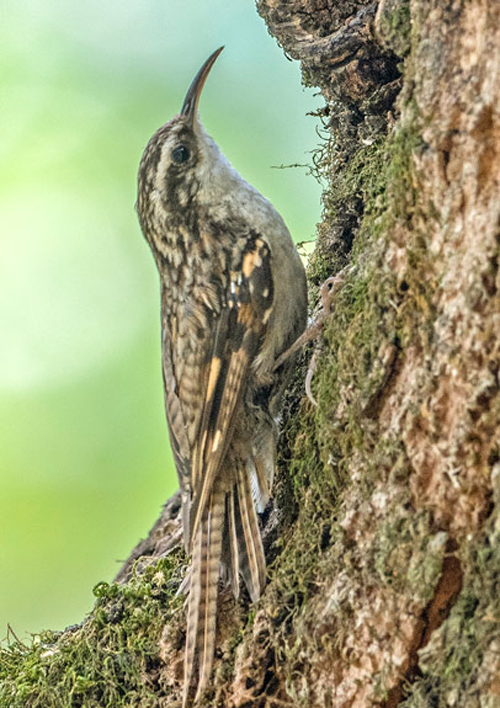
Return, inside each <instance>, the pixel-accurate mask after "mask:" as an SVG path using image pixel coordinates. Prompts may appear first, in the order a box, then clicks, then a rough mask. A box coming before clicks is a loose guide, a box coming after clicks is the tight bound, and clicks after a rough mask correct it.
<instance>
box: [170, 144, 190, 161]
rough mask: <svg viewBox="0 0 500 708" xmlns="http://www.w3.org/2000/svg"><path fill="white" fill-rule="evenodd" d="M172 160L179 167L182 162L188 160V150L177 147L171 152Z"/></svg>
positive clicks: (180, 146)
mask: <svg viewBox="0 0 500 708" xmlns="http://www.w3.org/2000/svg"><path fill="white" fill-rule="evenodd" d="M172 159H173V160H174V162H177V163H179V165H180V164H181V163H182V162H187V161H188V160H189V150H188V149H187V147H186V146H185V145H179V146H178V147H176V148H174V149H173V150H172Z"/></svg>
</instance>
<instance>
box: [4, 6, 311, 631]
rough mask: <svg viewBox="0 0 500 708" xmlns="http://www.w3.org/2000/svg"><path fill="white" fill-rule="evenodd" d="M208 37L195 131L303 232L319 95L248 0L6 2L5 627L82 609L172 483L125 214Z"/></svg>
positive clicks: (44, 624) (149, 285) (303, 235)
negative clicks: (154, 140)
mask: <svg viewBox="0 0 500 708" xmlns="http://www.w3.org/2000/svg"><path fill="white" fill-rule="evenodd" d="M220 44H225V45H226V49H225V51H224V53H223V54H222V55H221V57H220V58H219V60H218V62H217V64H216V66H215V68H214V70H213V71H212V73H211V75H210V78H209V80H208V82H207V85H206V87H205V90H204V94H203V96H202V101H201V105H200V113H201V116H202V119H203V122H204V124H205V126H206V128H207V130H208V131H209V133H210V134H211V135H212V136H213V137H214V138H215V140H216V141H217V142H218V143H219V144H220V145H221V146H222V148H223V150H224V152H225V154H226V155H227V157H228V158H229V159H230V160H231V162H232V163H233V164H234V166H235V167H236V168H237V169H238V170H239V171H240V172H241V173H242V174H243V175H244V176H245V178H247V179H248V180H249V181H250V182H252V183H253V184H254V185H255V186H256V187H257V188H258V189H260V190H261V191H262V192H263V193H264V194H265V195H266V196H268V197H269V198H270V199H271V201H272V202H273V203H274V204H275V205H276V207H277V208H278V209H279V211H280V212H281V213H282V214H283V216H284V217H285V220H286V221H287V223H288V225H289V227H290V229H291V231H292V233H293V235H294V237H295V239H296V240H297V241H303V240H307V239H311V238H313V235H314V224H315V222H316V220H317V217H318V214H319V188H318V185H317V184H316V183H315V181H314V180H313V178H312V177H310V176H308V175H307V173H306V170H299V169H288V170H276V169H272V166H276V165H281V164H283V163H285V164H288V163H296V162H299V163H303V162H307V161H310V156H309V155H308V154H307V153H308V151H311V150H312V149H314V147H315V144H316V135H315V125H316V122H315V119H314V118H308V117H306V116H305V113H306V112H307V111H310V110H313V109H314V108H315V107H317V104H318V99H316V98H315V97H314V96H313V94H312V92H305V91H304V90H303V89H302V88H301V87H300V76H299V69H298V67H297V65H296V64H292V63H290V62H288V61H286V59H285V57H284V56H283V54H282V52H281V51H280V50H279V48H278V47H277V45H276V43H275V42H274V40H273V39H272V38H270V37H269V36H268V34H267V31H266V28H265V25H264V22H263V21H262V20H261V19H260V18H259V16H258V15H257V12H256V10H255V7H254V5H253V2H252V0H210V1H207V2H200V0H162V1H159V0H141V1H140V2H139V0H128V2H126V3H123V2H118V0H109V1H108V2H106V3H102V2H100V1H98V0H86V2H84V3H83V2H76V1H73V0H71V1H68V0H21V2H19V0H17V1H14V0H3V2H2V23H1V27H0V83H1V87H0V95H1V96H2V110H1V111H0V155H1V171H0V179H1V189H0V200H1V206H0V232H1V238H0V291H1V292H0V322H1V333H2V334H1V340H0V394H1V398H0V638H1V637H3V636H5V634H6V631H7V623H10V624H11V625H12V626H13V628H14V630H15V631H16V633H17V634H18V635H19V636H20V637H25V636H26V632H36V631H39V630H41V629H43V628H51V629H58V628H63V627H64V626H65V625H67V624H70V623H74V622H78V621H80V620H81V619H82V617H83V615H84V613H85V612H87V611H88V610H89V609H90V608H91V606H92V592H91V589H92V586H93V585H94V584H95V583H97V582H98V581H100V580H108V581H109V580H111V579H112V578H113V576H114V574H115V573H116V572H117V570H118V569H119V561H120V560H121V559H125V558H126V557H127V555H128V553H129V552H130V550H131V549H132V547H133V546H134V545H135V544H136V542H137V541H138V540H139V538H141V537H143V536H145V535H146V534H147V531H148V529H149V528H150V526H151V525H152V524H153V522H154V521H155V520H156V518H157V516H158V513H159V510H160V506H161V504H162V502H163V501H164V500H165V499H166V498H168V496H169V495H170V494H171V493H172V492H173V491H174V490H175V488H176V478H175V472H174V470H173V467H172V461H171V456H170V451H169V446H168V438H167V431H166V423H165V420H164V412H163V396H162V383H161V374H160V349H159V312H158V307H159V306H158V285H157V274H156V271H155V268H154V264H153V260H152V257H151V255H150V253H149V251H148V249H147V247H146V245H145V243H144V242H143V239H142V237H141V235H140V232H139V227H138V224H137V219H136V215H135V212H134V201H135V188H136V172H137V166H138V163H139V159H140V156H141V152H142V150H143V148H144V146H145V144H146V142H147V140H148V139H149V137H150V135H151V134H152V133H153V132H154V131H155V130H156V128H157V127H159V126H160V125H161V124H162V123H164V122H165V121H166V120H168V119H169V118H170V117H171V116H172V115H173V114H174V113H176V112H177V111H178V110H179V108H180V106H181V103H182V99H183V96H184V92H185V90H186V89H187V87H188V85H189V83H190V81H191V79H192V77H193V76H194V74H195V72H196V71H197V69H198V68H199V66H200V65H201V63H202V62H203V61H204V60H205V58H206V57H207V56H208V54H209V53H210V52H212V51H213V50H214V49H215V48H216V47H218V46H219V45H220Z"/></svg>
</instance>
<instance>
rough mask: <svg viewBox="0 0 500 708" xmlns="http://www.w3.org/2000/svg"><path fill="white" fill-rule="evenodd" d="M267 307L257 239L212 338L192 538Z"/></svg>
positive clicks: (195, 461)
mask: <svg viewBox="0 0 500 708" xmlns="http://www.w3.org/2000/svg"><path fill="white" fill-rule="evenodd" d="M272 303H273V283H272V275H271V254H270V251H269V248H268V246H267V244H266V243H265V242H264V241H263V239H261V238H256V239H255V240H254V241H253V242H252V243H251V247H249V248H248V250H247V251H246V252H245V254H244V255H243V258H242V262H241V269H240V270H239V271H238V272H237V273H234V274H233V278H232V280H231V286H230V293H229V294H228V305H227V307H226V308H224V310H223V312H222V313H221V315H220V317H219V322H218V325H217V329H216V335H215V338H214V346H213V354H212V357H211V361H210V364H209V374H208V377H207V386H206V390H205V398H204V403H203V413H202V416H201V425H200V432H199V435H198V440H197V444H196V446H195V450H194V451H193V456H192V468H191V482H192V488H193V503H192V508H191V524H190V526H191V533H192V535H193V536H194V535H195V534H196V531H197V529H198V526H199V523H200V519H201V517H202V515H203V513H204V512H205V510H206V507H207V504H208V499H209V497H210V492H211V490H212V487H213V484H214V480H215V478H216V476H217V473H218V471H219V469H220V465H221V462H222V461H223V459H224V456H225V453H226V452H227V448H228V445H229V443H230V441H231V437H232V432H233V429H234V424H235V421H236V416H235V411H236V409H237V407H238V404H239V403H240V401H241V399H242V396H243V393H244V390H245V383H246V380H247V376H248V372H249V368H250V365H251V363H252V361H253V359H254V358H255V355H256V353H257V351H258V347H259V343H260V341H261V339H262V336H263V334H264V332H265V330H266V326H267V321H268V318H269V314H270V312H271V308H272Z"/></svg>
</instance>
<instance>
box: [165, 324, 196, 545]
mask: <svg viewBox="0 0 500 708" xmlns="http://www.w3.org/2000/svg"><path fill="white" fill-rule="evenodd" d="M162 337H163V341H162V349H163V356H162V363H163V390H164V393H165V410H166V414H167V422H168V431H169V435H170V446H171V448H172V454H173V456H174V462H175V467H176V470H177V477H178V480H179V488H180V492H181V503H182V530H183V533H184V546H185V548H186V551H188V552H189V542H190V536H189V515H190V508H191V462H190V460H191V453H190V449H189V441H188V439H187V434H186V425H185V420H184V415H183V412H182V405H181V402H180V400H179V397H178V396H177V382H176V379H175V376H174V372H173V368H172V359H171V354H170V343H169V342H168V341H166V339H167V337H168V332H167V331H166V330H164V331H163V333H162Z"/></svg>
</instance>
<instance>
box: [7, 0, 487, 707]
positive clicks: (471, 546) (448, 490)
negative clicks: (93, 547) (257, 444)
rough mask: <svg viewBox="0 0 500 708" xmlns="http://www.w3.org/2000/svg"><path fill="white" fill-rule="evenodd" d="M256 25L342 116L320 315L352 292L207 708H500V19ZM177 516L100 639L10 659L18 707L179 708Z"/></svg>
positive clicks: (475, 8) (22, 650) (234, 611)
mask: <svg viewBox="0 0 500 708" xmlns="http://www.w3.org/2000/svg"><path fill="white" fill-rule="evenodd" d="M258 9H259V12H260V13H261V14H262V15H263V17H264V18H265V19H266V22H267V24H268V27H269V29H270V32H271V33H272V34H273V35H274V36H275V37H276V38H277V40H278V41H279V43H280V44H281V45H282V47H283V48H284V50H285V52H286V53H287V54H289V55H290V56H291V57H293V58H294V59H297V60H299V61H301V63H302V68H303V76H304V80H305V81H306V82H307V83H309V84H312V85H316V86H319V87H320V88H321V90H322V91H323V94H324V96H325V99H326V101H327V108H326V109H325V111H324V114H323V116H322V120H323V123H324V127H325V141H324V144H322V145H321V146H320V148H319V149H318V152H317V154H316V156H315V164H316V167H317V169H318V171H319V172H320V173H321V175H322V177H323V178H324V180H325V182H326V184H327V187H326V191H325V194H324V214H323V218H322V222H321V224H320V225H319V227H318V246H317V249H316V252H315V254H314V256H313V258H312V260H311V263H310V267H309V271H310V273H309V275H310V283H311V291H312V296H313V302H314V301H315V300H316V299H317V290H318V286H319V285H320V284H321V282H322V281H323V280H324V279H325V278H326V277H328V276H331V275H333V274H335V273H336V272H338V271H339V270H340V269H341V268H342V267H344V266H346V265H350V266H351V268H350V269H349V270H347V271H346V274H345V278H344V281H343V283H342V285H341V287H340V289H339V290H338V291H337V292H336V293H335V296H334V302H333V314H332V315H331V316H330V317H329V318H328V319H327V321H326V324H325V328H324V332H323V337H322V342H321V345H320V346H321V349H320V350H319V351H318V352H317V357H316V358H317V361H318V368H317V371H316V374H315V378H314V381H313V391H314V394H315V397H316V399H317V401H318V406H317V407H313V406H312V405H311V404H310V402H309V401H307V399H305V398H304V396H303V394H302V391H303V381H302V379H301V377H300V375H298V377H297V381H296V382H295V386H294V389H293V390H292V391H291V392H290V394H289V397H288V400H287V405H286V409H285V414H284V421H285V428H284V433H283V437H282V442H281V450H280V474H279V475H278V483H277V488H276V495H275V505H274V507H272V508H271V509H269V510H268V512H267V514H266V515H265V517H264V522H265V545H266V550H267V556H268V560H269V563H270V570H269V582H268V586H267V589H266V592H265V594H264V597H263V598H262V600H261V601H260V602H259V603H258V605H257V606H255V607H251V606H249V604H248V600H245V598H243V599H242V600H241V602H240V603H238V604H236V603H235V602H234V601H233V600H232V599H231V597H230V596H229V595H227V596H224V597H222V598H221V603H220V613H219V614H220V622H219V640H218V646H219V650H218V654H217V657H216V666H215V680H214V684H213V687H212V689H211V690H210V691H209V692H208V693H207V695H206V696H205V697H204V699H203V703H202V704H203V705H207V706H228V707H232V708H243V707H248V708H250V707H255V708H257V707H262V708H264V707H265V706H269V707H272V706H311V707H316V706H317V707H318V708H319V707H323V706H326V707H332V708H348V707H349V708H372V707H374V706H385V707H386V708H391V707H393V706H396V705H400V706H405V707H406V708H410V707H411V708H424V707H428V706H439V707H440V706H443V707H444V706H463V707H464V708H465V707H467V708H474V707H476V706H477V707H478V708H493V707H494V706H499V705H500V513H499V509H500V388H499V366H500V297H499V288H500V274H499V267H498V266H499V261H498V259H499V253H500V191H499V187H500V116H499V106H500V3H498V2H495V0H491V1H490V2H487V0H484V1H480V0H470V1H469V2H466V1H464V2H442V1H440V0H433V1H430V0H429V1H425V0H411V2H409V1H405V0H381V2H378V3H377V2H372V3H366V2H355V1H354V0H344V1H343V2H339V1H336V2H334V1H333V0H321V2H319V1H318V0H260V1H259V3H258ZM308 354H309V355H310V352H309V353H308ZM304 360H305V359H304ZM176 514H177V509H176V504H175V501H174V502H172V503H171V504H170V505H169V506H167V508H166V510H165V513H164V515H163V517H162V519H161V520H160V521H159V522H158V524H157V525H156V527H155V529H154V530H153V533H152V535H151V536H150V538H149V539H148V540H147V541H146V542H143V544H142V545H141V546H139V547H138V549H136V552H135V553H134V555H133V560H136V559H138V560H136V563H135V566H134V569H133V568H132V564H131V563H129V564H127V566H126V567H125V568H124V569H123V571H122V573H121V574H120V578H119V580H120V581H121V582H120V583H119V584H116V585H112V586H106V585H102V586H99V587H98V588H97V590H96V595H97V597H98V599H97V602H96V609H95V611H94V613H93V615H92V616H91V617H90V618H88V619H87V620H85V622H84V623H83V624H82V625H81V626H79V627H76V628H72V629H71V630H70V631H67V632H66V633H64V634H63V635H61V636H56V635H54V634H50V633H47V634H46V635H44V636H42V638H41V641H40V643H39V644H37V645H35V646H34V647H32V648H27V647H23V646H22V645H20V644H18V643H14V644H13V646H12V647H11V649H10V650H9V651H7V652H3V654H2V659H1V662H2V663H1V664H0V679H1V684H0V685H1V688H0V705H1V706H2V707H3V706H9V708H10V707H12V708H16V707H17V706H23V707H24V706H43V707H44V708H45V707H46V706H55V707H57V708H59V707H60V706H84V705H85V706H88V707H91V706H92V707H94V706H113V707H115V706H141V708H145V707H146V706H148V707H149V706H151V707H152V706H173V705H176V704H177V703H176V702H177V701H178V699H179V696H180V689H181V676H182V643H183V639H184V628H185V622H184V611H183V608H182V600H181V599H179V598H176V597H175V591H176V589H177V587H178V585H179V582H180V579H181V577H182V572H183V569H184V567H185V558H184V556H183V554H182V551H180V550H179V549H178V548H177V547H176V546H175V541H176V538H178V535H179V526H178V519H177V516H176ZM172 539H173V540H172ZM165 552H167V555H166V557H164V559H163V560H161V561H160V562H159V563H157V562H156V559H157V558H158V556H159V555H164V556H165Z"/></svg>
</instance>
